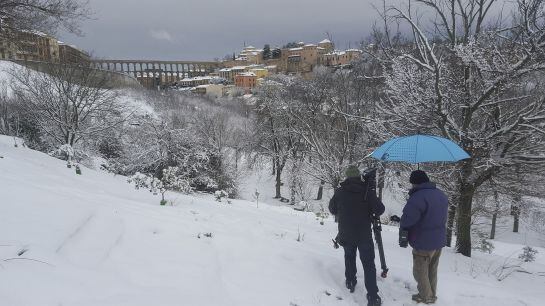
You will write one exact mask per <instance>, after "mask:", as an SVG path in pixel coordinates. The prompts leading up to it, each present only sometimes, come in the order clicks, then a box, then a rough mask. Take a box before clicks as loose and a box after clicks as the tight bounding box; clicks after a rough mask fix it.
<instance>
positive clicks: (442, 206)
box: [399, 170, 448, 304]
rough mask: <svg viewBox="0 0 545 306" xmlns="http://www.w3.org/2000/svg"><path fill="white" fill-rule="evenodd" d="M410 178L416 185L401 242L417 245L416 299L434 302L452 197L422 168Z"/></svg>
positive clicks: (404, 218)
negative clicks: (440, 188)
mask: <svg viewBox="0 0 545 306" xmlns="http://www.w3.org/2000/svg"><path fill="white" fill-rule="evenodd" d="M409 181H410V182H411V184H412V186H413V187H412V189H411V190H410V191H409V195H410V197H409V200H408V201H407V204H406V205H405V208H403V215H402V216H401V222H400V235H399V245H400V246H401V247H404V248H406V247H407V245H408V244H410V245H411V247H412V248H413V275H414V279H415V280H416V282H417V284H418V286H417V287H418V293H417V294H414V295H413V296H412V299H413V301H416V302H418V303H425V304H433V303H435V301H436V300H437V268H438V266H439V257H441V249H442V248H443V247H444V246H445V245H446V240H447V228H446V224H447V214H448V197H447V196H446V195H445V194H444V193H443V192H442V191H441V190H439V189H437V187H436V185H435V184H434V183H432V182H430V179H429V178H428V175H427V174H426V172H424V171H422V170H416V171H413V172H412V173H411V176H410V179H409Z"/></svg>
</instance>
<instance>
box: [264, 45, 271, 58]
mask: <svg viewBox="0 0 545 306" xmlns="http://www.w3.org/2000/svg"><path fill="white" fill-rule="evenodd" d="M271 57H272V54H271V46H270V45H269V44H266V45H265V46H264V47H263V59H264V60H268V59H270V58H271Z"/></svg>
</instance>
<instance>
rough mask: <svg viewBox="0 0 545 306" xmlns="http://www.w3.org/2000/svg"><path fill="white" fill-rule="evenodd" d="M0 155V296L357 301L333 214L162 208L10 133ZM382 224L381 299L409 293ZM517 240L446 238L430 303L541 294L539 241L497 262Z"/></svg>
mask: <svg viewBox="0 0 545 306" xmlns="http://www.w3.org/2000/svg"><path fill="white" fill-rule="evenodd" d="M0 156H2V158H0V264H1V267H0V300H1V301H2V303H1V304H2V305H10V306H19V305H21V306H22V305H40V306H44V305H55V306H58V305H82V306H83V305H86V306H87V305H111V306H124V305H127V306H129V305H130V306H136V305H142V306H144V305H145V306H148V305H162V306H167V305H237V306H241V305H242V306H243V305H252V306H254V305H299V306H303V305H339V306H340V305H365V298H364V289H363V288H362V287H363V286H362V285H361V284H358V287H357V291H356V293H354V294H350V293H348V292H347V290H346V289H345V288H344V268H343V255H342V252H341V251H340V250H334V249H333V248H332V247H331V240H330V239H331V237H333V236H334V235H335V234H336V224H335V223H334V222H333V220H331V219H329V220H326V221H325V224H324V225H320V224H319V222H318V221H317V220H316V218H315V216H314V215H313V214H310V213H302V212H297V211H294V210H292V209H289V208H286V207H273V206H268V205H265V204H261V203H260V205H259V207H256V203H252V202H247V201H237V200H235V201H233V202H232V204H228V203H218V202H216V201H214V200H212V198H210V197H208V196H197V197H193V196H185V195H179V194H169V195H168V199H169V200H172V201H173V202H174V206H164V207H161V206H159V205H158V203H159V197H158V196H154V195H152V194H150V193H149V192H147V191H143V190H135V189H134V188H133V187H131V186H130V185H129V184H127V183H126V179H125V178H124V177H120V176H113V175H110V174H106V173H101V172H96V171H93V170H89V169H86V168H84V169H83V175H81V176H79V175H76V174H75V173H74V170H73V169H68V168H66V166H65V163H64V162H62V161H59V160H56V159H53V158H51V157H49V156H47V155H45V154H42V153H39V152H36V151H32V150H30V149H27V148H24V147H21V146H19V147H14V145H13V139H12V138H9V137H6V136H0ZM205 233H211V234H212V237H206V236H205V235H204V234H205ZM384 236H385V237H384V239H385V242H384V243H385V246H386V255H387V259H388V263H389V266H390V269H391V272H390V276H389V278H387V279H386V280H382V279H380V280H379V288H380V290H381V292H380V294H381V296H382V297H383V300H384V305H411V304H412V302H410V294H411V293H412V292H414V291H415V284H414V281H413V280H412V276H411V254H410V250H409V249H400V248H398V247H397V243H396V241H397V229H396V228H393V227H385V232H384ZM199 237H200V238H199ZM298 237H299V238H301V239H299V240H300V241H297V240H298ZM521 248H522V246H520V245H516V244H505V243H496V253H494V254H492V255H488V254H483V253H478V252H476V254H475V256H474V258H472V259H469V258H464V257H461V256H459V255H456V254H453V253H452V250H450V249H446V250H445V252H444V256H443V258H442V259H441V265H440V282H439V289H438V290H439V301H438V303H437V305H541V302H542V301H543V300H545V292H543V290H542V288H543V284H544V283H545V277H543V276H544V274H541V275H540V274H538V272H540V271H541V272H543V271H545V265H544V262H545V259H544V255H545V250H543V249H539V251H540V254H538V260H537V262H536V263H531V264H525V265H523V266H522V267H520V268H516V269H506V270H502V269H501V267H502V266H504V265H505V264H506V263H507V264H510V263H516V260H515V259H513V258H516V256H517V255H518V253H520V249H521ZM19 253H23V254H21V255H20V256H18V254H19ZM509 256H510V258H509ZM377 264H378V260H377ZM359 267H360V269H359V270H360V271H358V278H359V279H362V275H361V266H360V265H359ZM515 270H521V271H522V270H524V271H526V272H527V273H521V272H516V271H515ZM509 272H512V274H511V275H510V276H509V277H507V278H506V279H505V280H503V281H501V282H500V281H497V278H498V277H500V278H501V276H502V274H501V273H503V274H506V273H509ZM528 273H531V274H528ZM326 292H327V293H326Z"/></svg>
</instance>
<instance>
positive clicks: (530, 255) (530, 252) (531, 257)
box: [519, 246, 538, 262]
mask: <svg viewBox="0 0 545 306" xmlns="http://www.w3.org/2000/svg"><path fill="white" fill-rule="evenodd" d="M537 253H538V251H537V250H536V249H534V248H532V247H531V246H525V247H524V248H523V249H522V254H520V255H519V259H520V260H522V261H524V262H534V261H535V260H536V254H537Z"/></svg>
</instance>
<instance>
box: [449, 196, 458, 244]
mask: <svg viewBox="0 0 545 306" xmlns="http://www.w3.org/2000/svg"><path fill="white" fill-rule="evenodd" d="M455 219H456V205H454V204H451V205H449V208H448V219H447V246H448V247H451V246H452V234H453V232H454V220H455Z"/></svg>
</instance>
